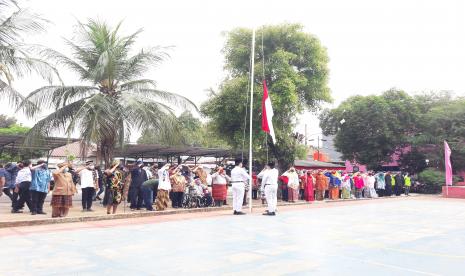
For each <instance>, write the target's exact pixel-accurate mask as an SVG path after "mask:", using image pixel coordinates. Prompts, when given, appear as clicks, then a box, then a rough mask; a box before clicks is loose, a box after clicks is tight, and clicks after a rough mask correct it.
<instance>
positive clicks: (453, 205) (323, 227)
mask: <svg viewBox="0 0 465 276" xmlns="http://www.w3.org/2000/svg"><path fill="white" fill-rule="evenodd" d="M0 243H1V245H2V250H1V251H0V275H174V274H177V275H188V274H189V275H200V274H204V275H222V274H226V275H252V274H255V275H256V274H257V273H262V274H264V275H284V274H286V275H308V274H312V275H417V274H418V275H422V274H423V275H463V267H464V264H465V201H464V200H456V199H440V198H433V197H415V198H396V199H388V200H369V201H357V202H342V203H331V204H313V205H310V206H307V205H303V206H290V207H280V209H279V213H278V216H276V217H265V216H261V215H260V214H259V213H254V214H252V215H246V216H232V215H230V212H229V211H228V212H226V211H219V212H212V213H202V214H180V215H174V216H156V217H146V218H138V219H131V220H129V219H127V220H126V219H122V220H111V221H98V222H81V223H69V224H60V225H44V226H33V227H18V228H4V229H0Z"/></svg>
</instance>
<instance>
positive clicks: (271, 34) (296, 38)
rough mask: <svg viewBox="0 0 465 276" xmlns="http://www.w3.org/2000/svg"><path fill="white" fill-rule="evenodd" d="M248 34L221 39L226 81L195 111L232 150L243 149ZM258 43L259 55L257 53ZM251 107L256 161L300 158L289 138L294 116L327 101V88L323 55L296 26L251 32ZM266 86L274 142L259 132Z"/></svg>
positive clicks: (242, 32) (317, 43) (282, 161)
mask: <svg viewBox="0 0 465 276" xmlns="http://www.w3.org/2000/svg"><path fill="white" fill-rule="evenodd" d="M251 37H252V30H250V29H245V28H238V29H234V30H232V31H230V32H228V33H227V34H226V38H227V39H226V44H225V46H224V49H223V53H224V55H225V69H226V70H227V72H228V73H229V75H228V77H227V78H226V79H225V80H224V81H223V82H222V83H221V85H220V87H219V90H218V91H217V92H216V93H215V92H212V93H211V95H210V97H209V99H208V100H207V101H206V102H205V103H204V104H203V105H202V107H201V112H202V114H203V115H204V116H206V117H207V118H209V119H210V123H211V126H212V128H213V129H214V130H215V131H216V132H217V133H218V134H219V135H220V137H221V138H222V139H224V140H225V141H227V142H228V144H230V145H231V146H232V147H233V148H235V149H241V148H242V147H243V146H247V145H248V139H246V140H247V141H244V138H245V137H248V135H244V134H248V119H247V118H246V116H247V115H248V113H247V112H249V111H248V110H247V108H248V107H249V102H248V101H249V100H250V99H249V73H250V54H251ZM262 39H263V50H262ZM255 53H256V56H255V57H254V59H255V61H256V62H255V68H254V71H255V78H254V82H253V83H254V103H253V111H252V112H253V114H254V117H253V118H254V120H253V136H254V141H253V143H254V151H256V153H257V155H256V156H258V157H260V156H262V157H263V156H264V154H265V152H266V147H265V141H266V143H267V144H268V145H269V149H270V153H271V154H272V155H273V156H274V158H276V159H277V160H278V162H279V164H280V166H281V167H282V169H284V167H287V166H289V165H290V164H292V163H293V161H294V159H295V158H296V157H298V156H299V155H302V153H303V151H304V150H303V149H302V147H301V146H300V143H299V141H298V139H297V135H296V134H295V133H293V131H294V127H295V125H296V123H297V119H298V116H299V114H301V113H302V112H303V111H305V110H311V111H315V110H317V109H318V108H319V106H320V104H321V103H323V102H329V101H331V97H330V90H329V88H328V85H327V82H328V74H329V70H328V66H327V65H328V60H329V59H328V55H327V53H326V49H325V48H324V47H323V46H322V45H321V43H320V41H319V40H318V38H316V37H315V36H313V35H311V34H308V33H306V32H304V31H303V27H302V26H301V25H298V24H281V25H275V26H264V27H262V28H260V29H258V30H257V38H256V49H255ZM263 80H265V81H266V83H267V86H268V88H269V96H270V98H271V101H272V104H273V110H274V118H273V124H274V129H275V133H276V138H277V143H276V144H275V145H273V143H272V142H271V138H268V139H267V140H265V139H266V138H265V135H264V133H263V132H262V131H261V99H262V96H263V88H262V83H263Z"/></svg>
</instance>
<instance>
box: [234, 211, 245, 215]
mask: <svg viewBox="0 0 465 276" xmlns="http://www.w3.org/2000/svg"><path fill="white" fill-rule="evenodd" d="M236 215H245V213H244V212H240V211H239V212H236Z"/></svg>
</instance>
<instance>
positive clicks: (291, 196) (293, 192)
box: [287, 188, 299, 201]
mask: <svg viewBox="0 0 465 276" xmlns="http://www.w3.org/2000/svg"><path fill="white" fill-rule="evenodd" d="M287 189H288V192H287V193H288V194H287V196H288V200H289V201H297V200H299V190H298V189H292V188H287Z"/></svg>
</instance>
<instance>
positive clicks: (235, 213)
mask: <svg viewBox="0 0 465 276" xmlns="http://www.w3.org/2000/svg"><path fill="white" fill-rule="evenodd" d="M11 212H13V211H11ZM233 215H237V212H236V211H234V213H233Z"/></svg>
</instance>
